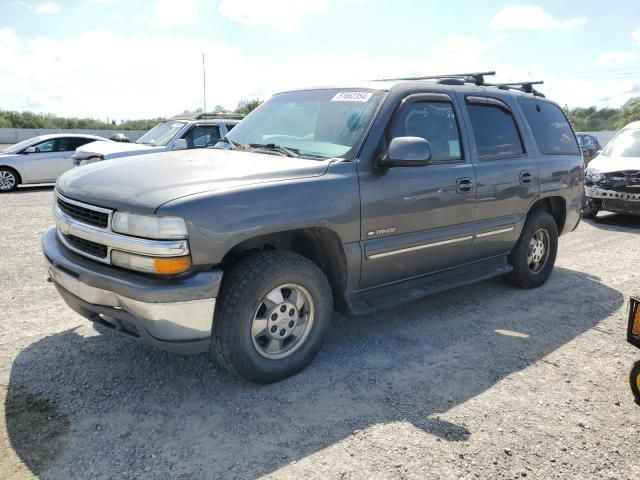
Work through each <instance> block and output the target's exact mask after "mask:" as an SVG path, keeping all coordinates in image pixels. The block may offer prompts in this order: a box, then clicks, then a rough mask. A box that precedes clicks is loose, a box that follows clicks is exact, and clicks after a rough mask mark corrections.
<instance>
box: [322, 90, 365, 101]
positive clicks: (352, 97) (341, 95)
mask: <svg viewBox="0 0 640 480" xmlns="http://www.w3.org/2000/svg"><path fill="white" fill-rule="evenodd" d="M372 96H373V93H372V92H338V93H336V94H335V96H334V97H333V98H332V99H331V101H332V102H368V101H369V99H370V98H371V97H372Z"/></svg>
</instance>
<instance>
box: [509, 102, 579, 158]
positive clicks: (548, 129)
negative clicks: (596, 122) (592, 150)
mask: <svg viewBox="0 0 640 480" xmlns="http://www.w3.org/2000/svg"><path fill="white" fill-rule="evenodd" d="M519 103H520V107H522V111H523V112H524V116H525V118H526V119H527V122H528V123H529V126H530V127H531V131H532V132H533V136H534V138H535V140H536V144H537V145H538V149H540V153H542V154H543V155H580V150H579V148H578V145H577V144H576V137H575V135H574V133H573V130H571V126H570V125H569V122H568V121H567V117H565V116H564V113H562V110H560V108H558V106H557V105H554V104H553V103H549V102H541V101H539V100H535V99H529V98H520V99H519ZM580 137H582V138H581V139H580V140H582V144H581V145H583V146H590V145H591V138H590V137H589V135H580Z"/></svg>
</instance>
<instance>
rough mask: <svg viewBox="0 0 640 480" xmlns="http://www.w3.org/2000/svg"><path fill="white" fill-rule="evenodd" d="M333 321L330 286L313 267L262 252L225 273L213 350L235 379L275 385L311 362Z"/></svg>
mask: <svg viewBox="0 0 640 480" xmlns="http://www.w3.org/2000/svg"><path fill="white" fill-rule="evenodd" d="M287 294H288V296H287ZM267 295H269V298H267ZM280 300H282V301H280ZM303 301H304V305H302V302H303ZM294 310H295V312H294ZM332 316H333V297H332V292H331V287H330V286H329V282H328V281H327V278H326V277H325V275H324V274H323V273H322V271H321V270H320V269H319V268H318V267H317V266H316V265H315V264H314V263H313V262H311V261H310V260H308V259H306V258H305V257H302V256H300V255H297V254H294V253H290V252H281V251H266V252H260V253H257V254H254V255H251V256H249V257H247V258H245V259H243V260H241V261H240V262H238V263H237V264H236V265H235V266H234V267H233V268H232V269H231V270H230V271H229V272H228V273H226V274H225V279H224V280H223V283H222V286H221V289H220V294H219V296H218V304H217V306H216V313H215V318H214V322H213V335H212V350H213V353H214V354H215V355H216V357H217V358H218V360H219V361H220V363H221V364H222V365H223V366H224V367H226V368H227V369H228V370H229V371H230V372H231V373H232V374H234V375H236V376H240V377H243V378H244V379H246V380H249V381H251V382H255V383H272V382H276V381H278V380H282V379H284V378H287V377H289V376H291V375H294V374H296V373H298V372H299V371H300V370H302V369H303V368H305V367H306V366H307V365H308V364H309V363H310V362H311V361H312V360H313V358H314V357H315V356H316V354H317V353H318V351H319V350H320V347H321V346H322V342H323V340H324V337H325V334H326V332H327V331H328V329H329V327H330V324H331V320H332ZM254 317H255V318H254ZM274 319H275V320H274ZM283 322H284V323H283ZM285 331H286V332H285ZM258 332H262V333H258ZM283 332H284V333H283ZM279 335H285V336H284V337H281V336H279Z"/></svg>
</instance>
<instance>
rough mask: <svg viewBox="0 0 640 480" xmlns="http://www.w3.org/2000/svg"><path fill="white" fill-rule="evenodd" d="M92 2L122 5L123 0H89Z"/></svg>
mask: <svg viewBox="0 0 640 480" xmlns="http://www.w3.org/2000/svg"><path fill="white" fill-rule="evenodd" d="M89 1H90V2H91V3H97V4H98V5H120V4H121V3H122V0H89Z"/></svg>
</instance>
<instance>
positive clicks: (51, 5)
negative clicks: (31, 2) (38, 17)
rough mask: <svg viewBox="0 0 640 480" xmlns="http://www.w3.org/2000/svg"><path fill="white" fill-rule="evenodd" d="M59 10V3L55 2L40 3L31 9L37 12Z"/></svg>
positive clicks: (43, 12) (54, 11)
mask: <svg viewBox="0 0 640 480" xmlns="http://www.w3.org/2000/svg"><path fill="white" fill-rule="evenodd" d="M60 10H61V8H60V4H59V3H57V2H46V3H40V4H38V5H36V7H35V8H34V9H33V11H34V12H36V13H38V14H46V13H59V12H60Z"/></svg>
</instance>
